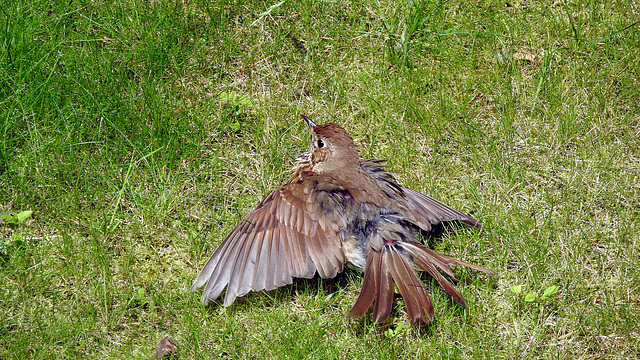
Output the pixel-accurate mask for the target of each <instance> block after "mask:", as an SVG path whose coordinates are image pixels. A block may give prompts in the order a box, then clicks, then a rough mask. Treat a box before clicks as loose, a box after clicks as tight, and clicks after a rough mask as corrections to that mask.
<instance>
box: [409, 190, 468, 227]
mask: <svg viewBox="0 0 640 360" xmlns="http://www.w3.org/2000/svg"><path fill="white" fill-rule="evenodd" d="M401 188H402V191H403V192H404V195H405V200H406V203H407V207H408V210H409V212H410V213H411V215H413V217H414V218H415V219H416V220H417V224H418V225H419V226H420V227H421V228H422V229H423V230H424V231H430V230H431V225H436V224H439V223H441V222H442V221H454V220H459V221H461V222H462V223H463V224H466V225H469V226H475V227H480V223H479V222H478V221H477V220H476V219H474V218H472V217H471V216H469V215H466V214H463V213H461V212H460V211H458V210H455V209H452V208H451V207H449V206H447V205H445V204H443V203H441V202H440V201H438V200H436V199H434V198H432V197H429V196H427V195H425V194H422V193H419V192H417V191H415V190H411V189H409V188H406V187H401Z"/></svg>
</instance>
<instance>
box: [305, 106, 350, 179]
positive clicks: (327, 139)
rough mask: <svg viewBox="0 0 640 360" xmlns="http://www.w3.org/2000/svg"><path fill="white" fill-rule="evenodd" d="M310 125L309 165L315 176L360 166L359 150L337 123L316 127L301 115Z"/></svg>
mask: <svg viewBox="0 0 640 360" xmlns="http://www.w3.org/2000/svg"><path fill="white" fill-rule="evenodd" d="M301 116H302V118H303V119H304V120H305V121H306V122H307V125H309V131H310V132H311V147H310V149H309V163H310V165H311V170H312V171H313V172H314V173H315V174H318V175H319V174H326V173H331V172H334V171H343V170H344V169H347V168H350V167H355V166H357V165H358V158H359V155H358V149H357V148H356V145H355V144H354V143H353V139H352V138H351V136H349V134H348V133H347V131H346V130H345V129H343V128H342V127H341V126H340V125H338V124H336V123H328V124H324V125H316V124H314V123H313V121H311V119H309V118H308V117H306V116H304V115H301Z"/></svg>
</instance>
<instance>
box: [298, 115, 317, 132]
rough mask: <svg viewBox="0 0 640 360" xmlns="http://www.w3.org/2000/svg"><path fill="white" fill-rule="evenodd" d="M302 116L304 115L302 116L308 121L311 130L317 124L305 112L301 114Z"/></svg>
mask: <svg viewBox="0 0 640 360" xmlns="http://www.w3.org/2000/svg"><path fill="white" fill-rule="evenodd" d="M300 116H302V118H303V119H304V121H306V122H307V125H309V130H311V129H312V128H313V127H314V126H316V124H314V122H313V121H311V119H309V118H308V117H306V116H305V115H304V114H300Z"/></svg>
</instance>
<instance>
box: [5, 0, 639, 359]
mask: <svg viewBox="0 0 640 360" xmlns="http://www.w3.org/2000/svg"><path fill="white" fill-rule="evenodd" d="M639 21H640V5H639V4H638V2H637V1H634V0H628V1H610V2H601V1H589V2H577V1H569V2H558V1H554V2H534V1H519V0H514V1H493V0H489V1H471V2H467V1H441V2H436V1H409V0H404V1H388V2H387V1H383V2H380V1H377V0H371V1H367V2H351V1H340V0H324V1H323V0H311V1H308V0H307V1H293V0H292V1H286V0H284V1H279V0H270V1H247V2H244V1H234V0H223V1H203V0H195V1H182V2H181V1H174V2H168V1H155V2H152V1H144V2H136V1H122V2H116V3H115V4H114V3H113V2H106V1H105V2H102V1H54V2H50V1H49V2H44V1H41V0H32V1H20V0H18V1H0V25H1V26H0V34H1V35H0V130H1V131H2V134H1V136H0V213H1V214H3V219H2V220H0V284H1V285H0V358H1V359H27V358H32V359H63V358H65V359H66V358H69V359H76V358H100V359H101V358H123V359H131V358H134V359H146V358H149V357H151V355H153V353H154V352H155V349H156V345H157V343H158V341H159V340H160V339H162V338H163V337H167V336H168V337H172V338H173V339H175V341H176V343H177V344H178V349H177V353H178V356H179V358H180V359H203V358H293V359H295V358H313V359H316V358H323V359H363V358H378V359H387V358H461V359H468V358H477V359H484V358H510V359H511V358H524V359H552V358H553V359H555V358H558V359H565V358H584V359H596V358H597V359H601V358H607V359H630V358H638V357H640V340H638V339H639V338H640V334H639V333H638V324H640V250H639V246H640V32H639V28H640V24H639ZM300 114H307V115H309V116H310V117H311V118H312V119H313V120H314V121H316V123H320V124H322V123H326V122H337V123H339V124H341V125H342V126H344V127H345V128H346V129H347V130H348V131H349V132H350V133H351V134H352V136H353V137H354V139H355V141H356V144H357V145H358V147H359V149H360V153H361V156H362V157H365V158H382V159H386V160H387V162H388V168H389V170H390V171H392V172H393V173H394V174H396V176H397V179H398V180H399V181H400V182H401V183H402V184H404V185H406V186H408V187H411V188H413V189H416V190H419V191H421V192H424V193H426V194H429V195H431V196H433V197H435V198H437V199H439V200H441V201H443V202H445V203H447V204H449V205H451V206H453V207H454V208H456V209H459V210H461V211H464V212H467V213H471V214H472V215H473V216H474V217H476V218H478V219H479V220H481V221H482V223H483V225H484V227H483V228H482V229H481V230H477V229H467V228H460V227H454V228H451V229H449V230H448V231H445V233H444V235H443V236H442V237H439V238H435V239H430V240H429V244H430V246H431V247H433V248H434V249H436V250H438V251H440V252H443V253H446V254H449V255H452V256H454V257H456V258H459V259H461V260H463V261H466V262H471V263H474V264H478V265H481V266H485V267H488V268H490V269H492V270H493V271H495V272H496V273H497V274H496V276H493V277H489V276H487V275H485V274H482V273H478V272H475V271H473V270H470V269H464V268H456V269H455V273H456V275H457V276H458V278H459V279H460V282H459V283H458V286H457V287H458V289H459V290H460V291H461V293H462V294H463V295H464V296H465V298H466V299H467V301H468V303H469V305H468V306H467V307H462V306H459V305H457V304H456V303H455V302H453V301H452V300H451V299H450V298H449V297H448V296H447V295H446V294H445V293H444V292H443V291H441V290H440V289H439V288H438V286H437V283H436V282H435V281H433V280H432V279H430V278H428V277H427V276H425V278H424V282H425V286H426V287H427V289H428V290H429V292H430V293H431V295H432V298H433V301H434V308H435V320H434V322H433V323H432V324H430V325H428V326H410V325H409V323H408V320H407V314H406V309H405V308H404V306H403V303H402V300H401V298H398V299H397V300H396V307H395V308H394V310H393V313H392V316H391V318H392V319H391V321H390V322H388V323H387V324H385V325H384V326H377V325H375V324H373V323H372V321H371V319H370V317H366V318H362V319H358V320H353V319H346V318H345V314H346V313H347V311H348V310H349V308H350V306H351V305H352V304H353V302H354V300H355V298H356V296H357V294H358V291H359V289H360V285H361V282H362V277H361V275H359V274H358V273H356V272H353V271H350V270H348V271H346V272H345V273H344V274H342V275H340V276H339V277H338V278H336V279H332V280H321V279H317V278H316V279H312V280H300V281H296V282H295V283H294V284H293V285H292V286H287V287H284V288H282V289H278V290H275V291H271V292H267V293H265V292H260V293H252V294H249V295H248V296H246V297H244V298H243V299H240V300H238V301H237V302H236V303H234V304H233V305H232V306H231V307H229V308H225V307H223V306H222V305H221V303H219V302H214V303H213V304H212V305H210V306H207V307H205V306H203V305H202V303H201V302H200V293H194V292H191V291H190V286H191V283H192V281H193V279H194V278H195V276H196V275H197V273H198V271H199V270H200V269H201V267H202V266H203V265H204V263H205V262H206V260H207V259H208V257H209V256H210V255H211V254H212V253H213V250H214V249H215V248H216V246H217V245H218V244H219V243H220V242H221V241H222V240H223V239H224V237H225V235H226V234H227V233H228V232H229V231H230V230H231V229H232V228H233V227H234V226H235V225H236V224H237V223H238V222H239V221H241V220H242V219H243V217H244V216H245V215H246V214H247V213H248V212H249V211H251V210H252V209H253V208H254V207H255V205H256V204H257V203H258V202H259V201H260V200H261V199H262V198H264V197H265V196H266V195H267V194H268V193H269V192H271V191H273V190H274V189H276V188H277V187H278V186H280V185H281V184H283V183H284V182H286V181H287V180H288V178H289V176H290V170H291V168H292V166H293V159H294V158H295V157H296V155H298V154H299V153H300V152H302V151H306V150H308V146H309V135H308V130H307V128H306V125H305V123H304V121H302V120H301V118H300V116H299V115H300ZM24 211H32V213H24ZM19 214H22V215H19ZM29 214H30V216H29Z"/></svg>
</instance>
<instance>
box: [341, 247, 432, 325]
mask: <svg viewBox="0 0 640 360" xmlns="http://www.w3.org/2000/svg"><path fill="white" fill-rule="evenodd" d="M394 283H395V284H396V286H397V287H398V289H399V290H400V293H401V294H402V297H403V298H404V300H405V303H406V305H407V312H408V314H409V319H410V321H411V323H412V324H415V323H418V322H420V321H423V322H425V323H429V322H431V321H432V320H433V305H432V304H431V299H429V295H428V294H427V291H426V290H425V288H424V285H423V284H422V282H421V281H420V279H419V278H418V276H417V274H416V272H415V270H414V269H413V266H412V265H411V262H410V259H409V258H407V256H406V255H404V254H402V253H401V252H399V251H398V249H397V248H396V247H395V246H393V245H391V246H385V247H384V248H383V249H382V250H381V251H375V250H371V251H370V252H369V255H368V257H367V266H366V268H365V271H364V281H363V284H362V289H361V291H360V295H359V296H358V298H357V299H356V302H355V304H353V307H351V310H350V311H349V313H348V314H347V317H351V318H359V317H361V316H363V315H364V314H365V313H366V312H367V311H368V310H369V309H370V308H371V305H372V304H373V302H374V301H375V305H374V307H373V318H374V319H375V322H376V323H383V322H385V321H386V320H387V318H388V317H389V314H390V313H391V306H392V305H393V294H394V290H393V284H394Z"/></svg>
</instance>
